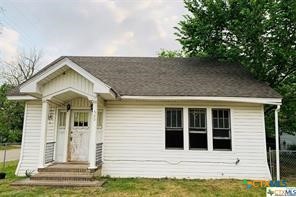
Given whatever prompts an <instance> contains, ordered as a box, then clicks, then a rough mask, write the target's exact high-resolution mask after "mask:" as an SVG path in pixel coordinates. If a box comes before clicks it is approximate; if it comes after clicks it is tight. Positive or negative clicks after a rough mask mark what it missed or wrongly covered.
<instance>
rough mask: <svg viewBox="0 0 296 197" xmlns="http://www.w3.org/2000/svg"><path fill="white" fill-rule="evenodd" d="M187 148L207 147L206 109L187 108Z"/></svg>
mask: <svg viewBox="0 0 296 197" xmlns="http://www.w3.org/2000/svg"><path fill="white" fill-rule="evenodd" d="M188 113H189V148H190V149H207V148H208V140H207V126H206V125H207V121H206V117H207V116H206V114H207V112H206V109H189V110H188Z"/></svg>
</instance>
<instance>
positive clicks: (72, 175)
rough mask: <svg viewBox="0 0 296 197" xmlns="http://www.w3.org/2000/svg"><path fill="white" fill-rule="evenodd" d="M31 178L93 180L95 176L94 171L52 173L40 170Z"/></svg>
mask: <svg viewBox="0 0 296 197" xmlns="http://www.w3.org/2000/svg"><path fill="white" fill-rule="evenodd" d="M31 180H55V181H93V180H95V177H94V175H93V174H92V173H73V172H67V173H50V172H40V173H38V174H36V175H34V176H32V177H31Z"/></svg>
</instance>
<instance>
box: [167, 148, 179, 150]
mask: <svg viewBox="0 0 296 197" xmlns="http://www.w3.org/2000/svg"><path fill="white" fill-rule="evenodd" d="M165 150H184V148H165Z"/></svg>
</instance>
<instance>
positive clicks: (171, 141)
mask: <svg viewBox="0 0 296 197" xmlns="http://www.w3.org/2000/svg"><path fill="white" fill-rule="evenodd" d="M165 115H166V118H165V120H166V121H165V125H166V126H165V147H166V148H167V149H170V148H176V149H183V146H184V143H183V141H184V140H183V109H182V108H166V109H165Z"/></svg>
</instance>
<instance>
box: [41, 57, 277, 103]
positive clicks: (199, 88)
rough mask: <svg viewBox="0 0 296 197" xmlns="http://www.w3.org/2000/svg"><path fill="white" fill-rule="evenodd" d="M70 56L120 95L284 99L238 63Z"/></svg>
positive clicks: (187, 59) (186, 59)
mask: <svg viewBox="0 0 296 197" xmlns="http://www.w3.org/2000/svg"><path fill="white" fill-rule="evenodd" d="M66 57H67V58H69V59H70V60H72V61H73V62H74V63H76V64H78V65H79V66H80V67H82V68H83V69H85V70H86V71H88V72H89V73H91V74H92V75H94V76H95V77H97V78H98V79H100V80H102V81H103V82H104V83H106V84H107V85H109V86H110V87H112V88H113V89H114V90H115V91H116V92H117V93H119V94H120V95H129V96H210V97H256V98H281V95H280V94H278V93H277V92H276V91H275V90H273V89H272V88H270V87H269V86H268V85H267V84H265V83H263V82H260V81H258V80H256V79H255V78H254V77H252V76H251V75H250V73H248V72H247V71H245V70H244V69H243V67H242V66H241V65H239V64H235V63H226V62H218V61H216V60H212V59H200V58H154V57H86V56H66ZM51 65H52V64H51ZM43 70H46V68H45V69H43Z"/></svg>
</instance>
